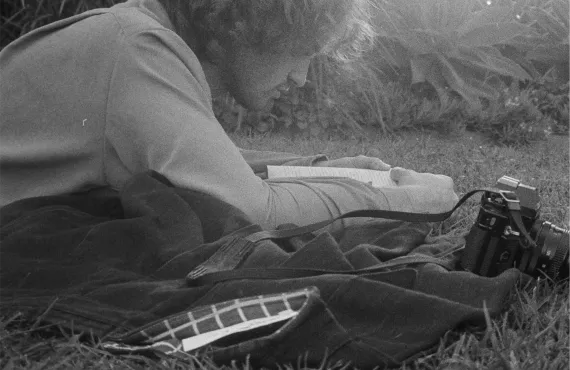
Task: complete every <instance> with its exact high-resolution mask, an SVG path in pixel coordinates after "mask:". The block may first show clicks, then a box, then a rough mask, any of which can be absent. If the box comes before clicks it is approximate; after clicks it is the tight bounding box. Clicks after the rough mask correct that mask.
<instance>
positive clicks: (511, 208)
mask: <svg viewBox="0 0 570 370" xmlns="http://www.w3.org/2000/svg"><path fill="white" fill-rule="evenodd" d="M488 191H493V190H488ZM494 192H495V193H497V194H499V195H500V196H501V198H503V201H504V202H505V205H506V207H507V211H508V215H509V219H510V220H511V222H512V223H514V224H515V225H516V226H517V228H518V230H519V231H520V232H521V233H522V234H523V236H524V237H525V238H526V240H527V242H528V243H529V244H528V245H527V246H530V247H535V246H536V243H535V241H534V240H532V237H531V236H530V234H529V233H528V231H526V227H525V226H524V223H523V220H522V216H521V205H520V201H519V200H518V198H517V195H516V194H515V193H514V192H512V191H507V190H498V191H497V190H494Z"/></svg>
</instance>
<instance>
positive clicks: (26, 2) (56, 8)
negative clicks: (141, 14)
mask: <svg viewBox="0 0 570 370" xmlns="http://www.w3.org/2000/svg"><path fill="white" fill-rule="evenodd" d="M122 1H124V0H57V1H54V0H2V3H1V5H0V7H1V9H0V10H1V11H0V48H2V47H4V46H6V45H8V44H9V43H10V42H11V41H12V40H14V39H16V38H17V37H19V36H21V35H23V34H25V33H27V32H29V31H31V30H33V29H36V28H38V27H41V26H44V25H46V24H48V23H51V22H55V21H56V20H59V19H63V18H67V17H70V16H72V15H75V14H78V13H82V12H84V11H86V10H90V9H95V8H105V7H109V6H112V5H114V4H116V3H119V2H122Z"/></svg>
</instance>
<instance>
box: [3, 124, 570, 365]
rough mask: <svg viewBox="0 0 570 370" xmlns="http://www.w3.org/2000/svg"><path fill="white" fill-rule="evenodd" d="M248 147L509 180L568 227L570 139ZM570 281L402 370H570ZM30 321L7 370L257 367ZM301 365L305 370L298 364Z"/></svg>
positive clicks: (465, 183) (410, 137) (452, 335)
mask: <svg viewBox="0 0 570 370" xmlns="http://www.w3.org/2000/svg"><path fill="white" fill-rule="evenodd" d="M232 139H233V140H234V141H235V142H236V144H237V145H238V146H240V147H243V148H246V149H258V150H275V151H288V152H296V153H299V154H314V153H325V154H328V155H329V156H331V157H333V158H337V157H342V156H353V155H358V154H367V155H370V156H377V157H379V158H381V159H383V160H384V161H385V162H387V163H390V164H392V165H393V166H402V167H407V168H411V169H415V170H417V171H428V172H436V173H443V174H446V175H449V176H451V177H452V178H454V180H455V183H456V189H457V191H458V192H459V193H464V192H466V191H468V190H470V189H473V188H478V187H484V186H491V185H493V184H494V182H495V181H496V180H497V179H498V178H499V177H501V176H502V175H509V176H512V177H515V178H518V179H521V180H522V181H523V182H525V183H527V184H529V185H533V186H537V187H539V190H540V195H541V199H542V204H543V206H542V207H543V208H542V216H541V218H542V219H544V220H548V221H551V222H553V223H555V224H556V225H559V226H563V227H565V228H569V224H570V220H569V210H568V205H569V199H570V196H569V189H568V183H569V173H568V164H569V147H568V138H566V137H555V138H554V139H553V140H549V141H545V142H538V143H535V144H534V145H532V146H528V147H522V148H512V147H498V146H492V145H489V144H488V143H487V142H486V141H485V140H484V139H482V138H481V137H480V136H478V135H475V134H472V133H469V132H466V133H463V134H455V135H454V136H451V137H442V136H441V135H437V134H433V135H430V134H427V133H422V132H408V133H406V134H402V135H400V136H394V137H390V138H385V137H384V138H382V137H378V138H374V135H372V134H371V135H370V136H369V139H368V140H366V141H362V140H343V141H333V140H316V139H312V140H304V139H297V140H292V139H291V138H288V137H284V136H275V135H274V136H265V137H262V136H256V137H247V136H243V135H241V136H240V135H237V134H236V135H232ZM477 212H478V201H475V200H474V201H472V202H470V203H468V204H467V205H466V206H464V207H462V208H461V209H460V210H458V211H457V213H456V214H455V215H454V217H453V218H452V219H451V220H449V221H446V222H445V223H444V224H443V225H442V227H441V228H440V229H439V230H437V231H436V232H437V233H457V234H459V233H463V232H465V231H466V230H467V229H468V228H469V227H470V226H471V225H472V223H473V220H474V217H475V216H476V214H477ZM569 316H570V312H569V307H568V281H565V282H561V283H558V284H551V283H549V282H548V281H546V280H544V279H542V280H539V281H538V282H537V284H536V285H534V286H529V287H526V288H520V289H519V290H517V291H516V292H515V293H514V294H513V299H512V302H511V306H510V308H509V309H508V310H507V312H505V313H504V314H503V315H501V316H500V317H498V318H495V319H490V318H489V319H488V322H487V327H486V328H466V329H464V330H454V331H450V332H448V333H447V334H446V335H445V336H444V337H443V338H442V339H441V342H440V343H439V345H438V346H437V348H435V349H434V350H433V351H432V352H431V353H426V354H423V355H421V356H420V357H418V358H416V359H415V360H414V361H411V362H410V363H406V364H403V365H402V366H401V369H402V370H403V369H410V370H411V369H447V370H452V369H456V370H457V369H509V370H519V369H520V370H523V369H529V370H531V369H532V370H535V369H537V370H540V369H544V370H551V369H568V366H569V346H570V342H569V322H568V318H569ZM41 325H42V324H41V323H40V322H39V320H38V321H36V322H29V321H23V319H22V318H21V317H18V316H15V317H4V318H0V368H1V369H81V368H83V369H87V368H109V369H110V368H117V369H249V368H251V367H250V366H249V365H248V364H234V365H232V366H230V367H216V366H215V365H214V364H212V363H211V362H210V361H209V360H208V359H207V358H200V359H192V360H191V361H181V360H175V359H168V358H165V359H158V360H156V359H150V358H145V357H141V356H111V355H109V354H107V353H106V352H104V351H101V350H99V349H98V348H97V346H88V345H86V344H84V343H82V342H80V341H79V340H78V337H77V336H72V335H66V334H63V333H60V332H59V331H58V330H57V328H50V329H46V328H43V329H42V328H41ZM293 368H297V366H295V367H293Z"/></svg>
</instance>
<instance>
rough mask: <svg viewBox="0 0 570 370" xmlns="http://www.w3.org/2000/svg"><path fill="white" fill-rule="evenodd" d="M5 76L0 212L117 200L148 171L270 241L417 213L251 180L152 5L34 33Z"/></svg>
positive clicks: (186, 53) (400, 197)
mask: <svg viewBox="0 0 570 370" xmlns="http://www.w3.org/2000/svg"><path fill="white" fill-rule="evenodd" d="M0 68H1V72H0V92H1V95H0V114H1V124H0V171H1V172H0V174H1V177H0V179H1V180H0V204H1V205H5V204H7V203H10V202H13V201H16V200H19V199H23V198H27V197H32V196H42V195H55V194H64V193H69V192H77V191H82V190H87V189H90V188H97V187H104V186H111V187H112V188H115V189H119V190H120V189H121V187H122V186H123V185H124V184H125V182H126V181H127V180H128V179H129V178H130V177H131V176H132V175H133V174H135V173H138V172H142V171H146V170H149V169H152V170H155V171H157V172H159V173H161V174H163V175H164V176H166V177H167V178H168V179H169V180H170V181H171V182H172V183H173V184H174V185H175V186H178V187H182V188H189V189H194V190H198V191H202V192H205V193H208V194H211V195H213V196H216V197H218V198H220V199H222V200H224V201H226V202H227V203H230V204H232V205H234V206H236V207H237V208H239V209H241V210H242V211H244V212H245V213H246V214H247V215H248V216H249V217H250V218H251V219H252V221H253V222H255V223H258V224H260V225H261V226H262V227H263V228H266V229H268V228H274V227H276V226H277V225H279V224H283V223H295V224H298V225H305V224H308V223H312V222H317V221H321V220H324V219H329V218H331V217H334V216H337V215H339V214H341V213H343V212H348V211H351V210H355V209H371V208H375V209H395V208H396V209H397V208H399V209H404V210H406V207H400V206H401V205H402V204H406V202H407V203H409V202H410V201H409V199H408V200H406V199H404V198H405V197H406V195H405V192H401V191H400V192H399V191H398V189H376V188H373V187H371V186H369V185H367V184H364V183H361V182H358V181H354V180H350V179H340V178H336V179H333V178H303V179H280V180H277V179H276V180H262V179H261V178H259V177H258V176H256V175H255V174H254V171H253V170H252V166H250V164H251V163H253V162H255V165H256V166H257V167H259V165H260V164H263V160H260V153H257V154H256V153H254V152H243V154H244V155H245V157H246V158H247V157H248V156H249V157H250V158H251V161H250V164H248V162H247V161H246V159H244V155H242V153H240V150H239V149H238V148H237V147H236V146H235V145H234V143H233V142H232V141H231V140H230V138H229V137H228V136H227V135H226V133H225V132H224V130H223V128H222V127H221V125H220V124H219V123H218V121H217V120H216V118H215V116H214V113H213V110H212V102H211V94H210V89H209V87H208V84H207V82H206V78H205V75H204V72H203V70H202V68H201V66H200V62H199V61H198V59H197V57H196V55H195V54H194V53H193V52H192V50H191V49H190V48H189V46H188V45H187V44H186V43H185V42H184V41H183V40H182V39H181V38H180V37H179V36H178V35H177V34H176V33H175V32H174V31H173V26H172V23H171V22H170V20H169V19H168V16H167V15H166V12H165V10H164V9H163V7H162V6H161V5H160V3H158V1H156V0H130V1H128V2H126V3H123V4H119V5H117V6H114V7H112V8H109V9H97V10H93V11H89V12H86V13H83V14H80V15H77V16H74V17H71V18H68V19H65V20H62V21H58V22H55V23H52V24H49V25H47V26H45V27H42V28H39V29H36V30H34V31H32V32H30V33H28V34H26V35H24V36H23V37H21V38H19V39H18V40H16V41H14V42H13V43H11V44H10V45H8V46H7V47H6V48H5V49H4V50H3V51H2V52H1V53H0ZM262 157H263V155H262ZM277 157H279V156H277ZM267 158H268V160H267V163H270V162H271V161H272V159H271V155H269V156H268V157H267ZM388 193H390V194H388ZM389 198H390V201H389ZM390 202H396V203H397V204H399V205H400V206H398V207H394V206H391V204H390ZM408 210H412V209H411V208H408Z"/></svg>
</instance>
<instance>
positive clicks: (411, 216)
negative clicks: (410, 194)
mask: <svg viewBox="0 0 570 370" xmlns="http://www.w3.org/2000/svg"><path fill="white" fill-rule="evenodd" d="M482 191H493V192H496V191H497V190H490V189H475V190H472V191H470V192H468V193H467V194H465V195H463V196H462V197H461V199H459V201H458V202H457V204H455V206H454V207H453V208H452V209H451V210H450V211H447V212H442V213H412V212H400V211H385V210H380V209H361V210H357V211H351V212H346V213H343V214H342V215H340V216H338V217H335V218H333V219H330V220H325V221H321V222H316V223H314V224H310V225H306V226H301V227H295V228H291V229H282V230H264V231H259V232H256V233H253V234H251V235H248V236H246V237H245V239H247V240H249V241H251V242H254V243H257V242H259V241H261V240H265V239H287V238H291V237H295V236H299V235H303V234H307V233H311V232H315V231H317V230H320V229H322V228H323V227H325V226H328V225H330V224H332V223H333V222H335V221H338V220H341V219H344V218H352V217H369V218H386V219H390V220H400V221H409V222H439V221H443V220H445V219H447V218H448V217H449V216H451V215H452V214H453V212H455V210H456V209H457V208H459V207H460V206H461V205H462V204H463V203H465V201H466V200H467V199H469V198H471V197H472V196H473V195H474V194H476V193H479V192H482ZM519 217H520V216H519ZM521 222H522V221H521ZM517 226H518V225H517Z"/></svg>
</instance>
